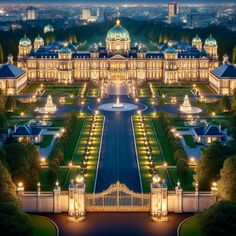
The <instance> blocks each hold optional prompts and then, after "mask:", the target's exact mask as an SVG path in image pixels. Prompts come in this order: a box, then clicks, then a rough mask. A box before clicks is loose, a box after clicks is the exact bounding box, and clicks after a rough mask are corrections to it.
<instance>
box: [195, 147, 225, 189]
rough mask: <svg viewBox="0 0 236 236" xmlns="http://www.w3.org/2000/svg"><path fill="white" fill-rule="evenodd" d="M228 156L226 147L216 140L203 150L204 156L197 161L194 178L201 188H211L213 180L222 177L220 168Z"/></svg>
mask: <svg viewBox="0 0 236 236" xmlns="http://www.w3.org/2000/svg"><path fill="white" fill-rule="evenodd" d="M226 157H227V150H226V147H225V146H223V145H222V144H221V143H219V142H214V143H212V144H211V145H209V146H207V147H206V148H205V149H204V150H203V151H202V157H201V158H200V159H199V161H198V162H197V166H196V170H195V171H196V174H195V176H194V179H195V181H196V182H198V184H199V188H200V189H201V190H209V189H210V187H211V184H212V182H214V181H217V180H218V179H219V177H220V169H221V168H222V166H223V163H224V160H225V159H226Z"/></svg>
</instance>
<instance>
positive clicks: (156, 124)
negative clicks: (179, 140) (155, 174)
mask: <svg viewBox="0 0 236 236" xmlns="http://www.w3.org/2000/svg"><path fill="white" fill-rule="evenodd" d="M152 123H153V128H154V130H155V132H156V135H157V138H158V140H159V143H160V145H161V148H162V152H163V155H164V159H165V161H166V162H167V163H168V165H175V163H176V161H175V160H174V157H173V153H172V150H171V149H170V146H169V142H168V139H167V136H166V134H165V131H164V129H163V126H162V125H161V123H160V121H159V119H152Z"/></svg>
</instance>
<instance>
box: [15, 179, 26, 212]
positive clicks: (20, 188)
mask: <svg viewBox="0 0 236 236" xmlns="http://www.w3.org/2000/svg"><path fill="white" fill-rule="evenodd" d="M17 195H18V197H19V201H20V207H21V209H22V210H24V204H23V197H24V185H23V183H22V182H20V183H19V184H18V186H17Z"/></svg>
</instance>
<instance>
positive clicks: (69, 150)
mask: <svg viewBox="0 0 236 236" xmlns="http://www.w3.org/2000/svg"><path fill="white" fill-rule="evenodd" d="M83 125H84V119H83V118H79V119H78V122H77V124H76V126H75V128H74V130H73V133H72V135H71V137H70V142H69V145H68V146H67V147H66V148H65V151H64V163H65V164H66V165H67V164H68V163H69V162H70V161H71V159H72V157H73V154H74V150H75V148H76V145H77V142H78V138H79V136H80V133H81V130H82V127H83Z"/></svg>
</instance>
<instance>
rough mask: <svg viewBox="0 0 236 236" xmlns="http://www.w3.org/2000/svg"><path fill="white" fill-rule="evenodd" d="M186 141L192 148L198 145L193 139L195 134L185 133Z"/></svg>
mask: <svg viewBox="0 0 236 236" xmlns="http://www.w3.org/2000/svg"><path fill="white" fill-rule="evenodd" d="M183 138H184V141H185V143H186V144H187V145H188V146H189V147H191V148H195V147H196V143H195V142H194V140H193V136H192V135H183Z"/></svg>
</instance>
